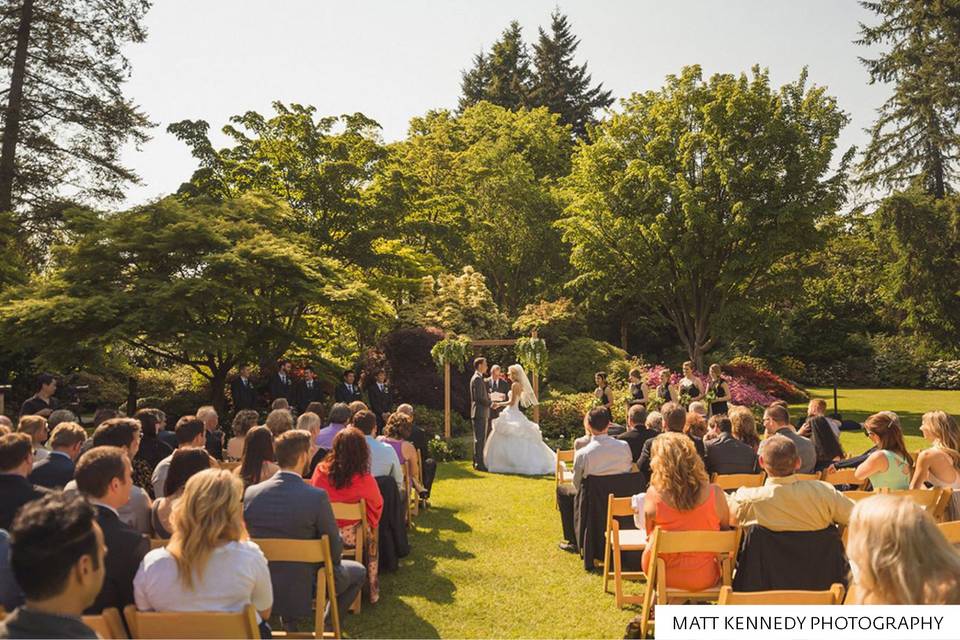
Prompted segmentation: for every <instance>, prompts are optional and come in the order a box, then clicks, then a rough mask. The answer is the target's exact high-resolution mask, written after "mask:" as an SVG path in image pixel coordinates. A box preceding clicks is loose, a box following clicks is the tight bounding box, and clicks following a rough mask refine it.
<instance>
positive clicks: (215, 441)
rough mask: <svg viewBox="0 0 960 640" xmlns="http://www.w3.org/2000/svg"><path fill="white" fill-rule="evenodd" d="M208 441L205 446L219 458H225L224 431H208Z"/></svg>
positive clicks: (212, 454) (211, 453)
mask: <svg viewBox="0 0 960 640" xmlns="http://www.w3.org/2000/svg"><path fill="white" fill-rule="evenodd" d="M206 433H207V441H206V443H205V444H204V445H203V448H204V449H206V450H207V453H209V454H210V455H211V456H213V457H214V458H216V459H217V460H220V461H222V460H223V431H220V429H217V430H216V431H207V432H206Z"/></svg>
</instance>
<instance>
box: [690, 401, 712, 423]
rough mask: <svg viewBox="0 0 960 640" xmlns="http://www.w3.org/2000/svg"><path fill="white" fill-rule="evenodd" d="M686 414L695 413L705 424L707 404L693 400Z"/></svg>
mask: <svg viewBox="0 0 960 640" xmlns="http://www.w3.org/2000/svg"><path fill="white" fill-rule="evenodd" d="M687 413H695V414H697V415H698V416H700V417H701V418H703V423H704V424H706V423H707V404H706V403H705V402H701V401H700V400H694V401H693V402H691V403H690V408H689V409H687Z"/></svg>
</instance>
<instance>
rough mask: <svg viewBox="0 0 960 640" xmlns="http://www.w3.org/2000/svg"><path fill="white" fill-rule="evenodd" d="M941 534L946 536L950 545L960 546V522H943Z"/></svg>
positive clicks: (940, 525)
mask: <svg viewBox="0 0 960 640" xmlns="http://www.w3.org/2000/svg"><path fill="white" fill-rule="evenodd" d="M937 526H938V527H940V533H942V534H943V535H944V537H945V538H946V539H947V542H949V543H950V544H960V520H951V521H950V522H941V523H940V524H938V525H937Z"/></svg>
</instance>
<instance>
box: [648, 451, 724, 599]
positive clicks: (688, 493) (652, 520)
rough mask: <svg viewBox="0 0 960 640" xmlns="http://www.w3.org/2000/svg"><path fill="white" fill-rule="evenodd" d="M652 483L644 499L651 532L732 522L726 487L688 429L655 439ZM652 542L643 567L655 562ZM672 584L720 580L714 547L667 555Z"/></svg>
mask: <svg viewBox="0 0 960 640" xmlns="http://www.w3.org/2000/svg"><path fill="white" fill-rule="evenodd" d="M650 471H651V473H650V486H649V487H648V488H647V493H646V495H645V496H644V500H643V515H644V520H645V522H646V529H647V534H648V535H651V534H653V530H654V529H655V528H656V527H660V528H661V529H663V530H665V531H720V530H721V529H727V528H729V522H730V509H729V507H728V506H727V500H726V498H725V496H724V494H723V490H722V489H721V488H720V487H718V486H717V485H715V484H711V483H710V479H709V478H708V477H707V470H706V468H705V467H704V465H703V460H702V459H701V458H700V456H699V455H698V454H697V449H696V448H695V447H694V445H693V440H691V439H690V438H689V437H688V436H686V435H684V434H682V433H663V434H660V435H659V436H657V437H656V438H654V439H653V448H652V449H651V462H650ZM650 550H651V547H650V546H649V545H648V546H647V548H646V550H645V551H644V552H643V570H644V571H647V570H648V568H649V566H650V561H651V558H650ZM663 559H664V562H665V563H666V565H667V568H668V569H669V571H667V586H668V587H674V588H677V589H685V590H688V591H701V590H703V589H708V588H710V587H712V586H714V585H716V584H717V583H719V582H720V565H719V564H718V563H717V556H716V554H714V553H671V554H666V555H665V556H663Z"/></svg>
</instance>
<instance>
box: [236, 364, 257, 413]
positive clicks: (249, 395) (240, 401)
mask: <svg viewBox="0 0 960 640" xmlns="http://www.w3.org/2000/svg"><path fill="white" fill-rule="evenodd" d="M230 395H231V396H232V397H233V410H234V411H235V412H236V411H242V410H244V409H256V408H257V392H256V390H255V389H254V388H253V381H252V380H251V379H250V365H248V364H244V365H240V373H239V374H238V375H237V377H236V378H234V379H233V381H232V382H231V383H230Z"/></svg>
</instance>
